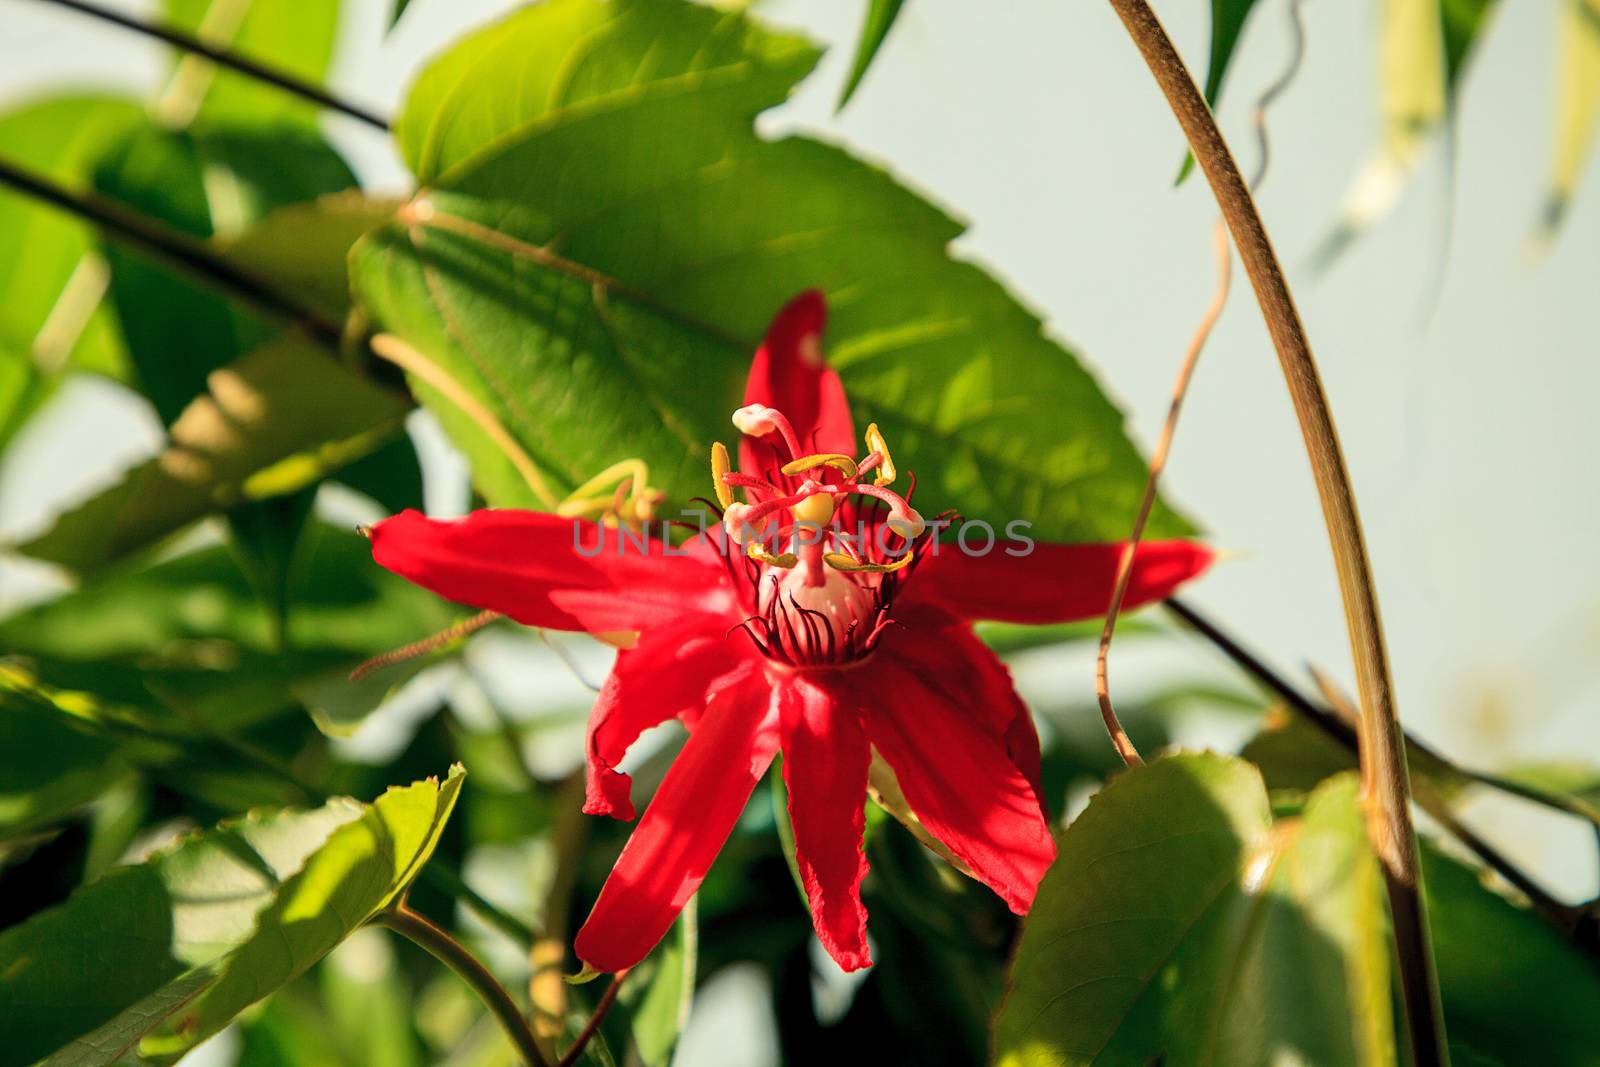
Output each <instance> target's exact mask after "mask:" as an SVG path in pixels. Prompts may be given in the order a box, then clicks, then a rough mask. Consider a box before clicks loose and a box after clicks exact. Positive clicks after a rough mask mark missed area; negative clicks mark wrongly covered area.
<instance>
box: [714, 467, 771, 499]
mask: <svg viewBox="0 0 1600 1067" xmlns="http://www.w3.org/2000/svg"><path fill="white" fill-rule="evenodd" d="M722 481H723V484H725V485H730V486H732V485H736V486H739V487H740V488H741V489H759V490H761V491H762V492H764V493H771V494H772V495H773V496H782V495H783V490H782V489H779V488H778V487H777V486H775V485H773V484H772V483H771V482H769V481H767V480H766V479H765V478H757V477H754V476H753V475H749V474H742V473H740V472H739V471H730V472H729V473H727V474H724V475H723V476H722Z"/></svg>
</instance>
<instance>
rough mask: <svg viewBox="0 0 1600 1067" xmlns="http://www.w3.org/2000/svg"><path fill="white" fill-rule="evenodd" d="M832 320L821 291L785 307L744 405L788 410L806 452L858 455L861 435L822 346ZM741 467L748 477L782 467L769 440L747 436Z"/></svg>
mask: <svg viewBox="0 0 1600 1067" xmlns="http://www.w3.org/2000/svg"><path fill="white" fill-rule="evenodd" d="M827 321H828V305H827V303H826V302H825V301H824V300H823V298H822V294H821V293H820V292H818V291H817V290H815V289H808V290H807V291H806V292H803V293H801V294H800V295H799V296H797V297H795V298H794V299H793V300H791V301H789V302H788V303H787V304H785V305H784V306H783V310H782V311H780V312H778V314H777V317H776V318H774V319H773V320H772V325H771V326H769V327H767V337H766V340H765V341H763V342H762V343H761V347H760V348H759V349H757V350H756V356H755V359H754V360H753V361H752V362H751V364H750V378H749V380H748V381H747V382H746V383H745V389H744V402H745V403H746V404H765V405H767V406H768V407H774V408H777V409H778V410H779V411H781V412H783V413H784V415H785V416H787V417H788V419H789V422H790V423H791V424H792V425H793V426H794V432H795V436H796V437H798V438H799V439H800V446H801V447H802V448H810V449H813V450H814V451H817V452H842V453H844V454H845V455H847V456H853V455H855V453H856V431H855V424H854V423H853V422H852V421H851V418H850V402H849V400H847V399H846V398H845V394H844V383H842V382H841V381H839V375H838V372H836V371H835V370H834V369H833V368H832V367H830V366H828V364H827V362H826V361H825V360H824V359H823V357H822V349H821V347H820V345H819V340H820V338H821V336H822V327H823V325H824V324H825V323H826V322H827ZM772 440H773V441H776V440H778V438H777V437H775V436H774V437H773V438H772ZM739 465H740V467H741V469H743V470H744V471H746V472H747V473H750V474H759V473H761V472H764V471H769V470H772V469H774V468H776V467H778V466H779V465H780V464H779V462H778V458H777V453H775V452H774V451H773V449H772V447H771V445H770V444H769V443H768V441H767V440H765V439H762V440H756V439H753V438H750V437H746V438H744V439H743V440H742V441H741V442H740V444H739Z"/></svg>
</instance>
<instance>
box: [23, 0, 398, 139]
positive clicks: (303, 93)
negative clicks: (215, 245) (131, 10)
mask: <svg viewBox="0 0 1600 1067" xmlns="http://www.w3.org/2000/svg"><path fill="white" fill-rule="evenodd" d="M45 2H46V3H51V4H55V5H56V6H57V7H64V8H67V9H68V10H71V11H76V12H79V13H80V14H84V15H88V16H89V17H90V18H96V19H99V20H101V21H102V22H109V23H111V24H112V25H115V26H121V27H122V28H123V29H128V30H132V31H133V32H135V33H142V34H144V35H145V36H146V37H154V38H156V39H157V40H159V41H165V42H166V43H167V44H170V45H172V46H173V47H174V48H178V49H181V50H183V51H185V52H191V53H193V54H195V55H197V56H204V57H205V58H206V59H209V60H210V61H211V62H213V63H215V64H216V65H217V66H219V67H227V68H228V69H229V70H234V71H238V72H239V73H240V74H243V75H245V76H247V77H250V78H254V79H256V80H257V81H259V82H265V83H266V84H267V85H271V86H273V87H275V88H278V89H281V90H283V91H284V92H286V93H288V94H290V95H291V96H298V97H300V98H301V99H303V100H309V101H311V102H312V103H314V104H317V105H319V106H321V107H325V108H327V109H328V110H329V111H337V112H339V113H340V114H341V115H349V116H350V117H351V118H353V119H355V120H357V121H359V122H364V123H366V124H367V125H368V126H372V127H375V128H377V129H380V130H388V128H389V124H388V123H387V122H385V121H384V120H383V119H382V118H380V117H379V116H377V115H374V114H373V113H372V112H370V111H366V110H364V109H362V108H359V107H357V106H355V105H354V104H347V103H345V102H344V101H343V100H340V99H339V98H338V97H336V96H333V95H332V94H331V93H329V92H327V91H326V90H325V89H321V88H319V87H317V86H315V85H311V84H309V83H307V82H303V81H301V80H300V79H298V78H295V77H294V76H292V75H289V74H284V73H283V72H282V71H276V70H273V69H271V68H270V67H265V66H262V65H261V64H260V63H257V62H256V61H255V60H253V59H246V58H244V57H243V56H239V55H235V54H233V53H232V52H229V51H227V50H226V49H222V48H216V47H213V46H212V45H209V44H207V43H206V42H204V41H202V40H200V39H199V38H198V37H195V36H194V35H193V34H189V33H185V32H184V31H183V30H179V29H175V28H173V27H171V26H158V25H155V24H154V23H149V22H141V21H140V20H138V19H136V18H132V17H130V16H128V15H124V14H122V13H121V12H119V11H112V10H110V9H108V8H104V7H101V6H100V5H99V4H91V3H88V2H86V0H45Z"/></svg>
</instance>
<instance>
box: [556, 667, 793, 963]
mask: <svg viewBox="0 0 1600 1067" xmlns="http://www.w3.org/2000/svg"><path fill="white" fill-rule="evenodd" d="M771 704H772V695H771V690H770V689H768V688H767V686H766V683H765V680H764V679H763V680H762V681H761V682H759V683H756V682H752V683H749V684H745V685H742V686H737V687H735V688H733V689H730V690H726V691H724V692H723V694H722V695H721V697H720V698H719V699H718V700H717V702H716V703H715V704H713V705H712V706H711V707H709V708H707V709H706V710H705V712H704V714H702V715H701V717H700V722H699V724H698V725H696V726H695V728H694V730H693V731H692V732H691V733H690V734H689V740H688V742H687V743H686V744H685V745H684V746H683V751H682V752H681V753H680V754H679V755H678V758H677V760H676V761H674V763H673V764H672V768H671V769H670V770H668V771H667V776H666V777H665V778H664V779H662V782H661V788H660V789H658V790H657V791H656V795H655V799H653V800H652V801H651V802H650V806H649V807H647V808H646V809H645V811H644V818H642V819H640V820H639V827H638V829H636V830H634V832H633V836H632V837H631V838H629V839H628V843H627V845H626V846H624V848H623V850H622V855H621V856H619V857H618V858H617V865H616V867H614V868H613V869H612V871H611V877H610V878H608V879H606V884H605V886H604V887H603V888H602V889H601V890H600V898H599V899H598V900H596V901H595V904H594V910H593V911H591V912H590V913H589V918H588V921H586V922H585V923H584V924H583V929H581V930H579V931H578V937H577V940H576V942H575V945H574V947H575V949H576V951H577V954H578V958H579V959H581V960H583V961H584V962H585V963H587V964H589V965H590V966H591V967H594V968H595V969H597V970H601V971H620V970H622V969H623V968H625V967H632V966H633V965H634V964H636V963H638V962H639V961H640V960H642V959H644V957H645V956H646V955H647V954H648V953H649V951H650V950H651V949H652V948H654V947H655V945H656V942H658V941H660V940H661V937H662V935H664V934H665V933H666V932H667V929H668V928H669V927H670V926H671V925H672V921H673V920H674V919H675V918H677V916H678V912H680V911H682V910H683V906H684V904H685V903H687V902H688V900H689V898H690V897H691V896H693V895H694V892H695V890H697V889H699V888H700V882H701V881H702V880H703V879H704V878H705V876H706V871H707V870H709V869H710V867H711V861H712V860H713V859H715V858H716V855H717V853H718V852H719V851H720V850H721V849H722V844H723V842H724V841H726V840H727V839H728V834H729V833H730V832H732V830H733V825H734V823H736V822H737V821H738V820H739V814H740V813H741V812H743V811H744V806H745V802H746V801H747V800H749V799H750V792H751V790H753V789H754V788H755V786H756V783H757V782H758V781H760V779H761V775H762V774H764V773H765V772H766V769H767V765H768V764H769V763H771V762H772V756H773V752H774V750H775V749H776V747H777V731H776V730H775V729H774V728H773V725H774V724H773V722H772V715H771V710H772V709H771Z"/></svg>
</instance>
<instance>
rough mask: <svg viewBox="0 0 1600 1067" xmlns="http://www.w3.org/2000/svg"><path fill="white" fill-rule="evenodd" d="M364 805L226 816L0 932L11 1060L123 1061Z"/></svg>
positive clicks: (3, 1014)
mask: <svg viewBox="0 0 1600 1067" xmlns="http://www.w3.org/2000/svg"><path fill="white" fill-rule="evenodd" d="M360 814H361V806H360V805H359V804H356V803H355V802H353V801H348V800H339V801H334V802H332V803H330V804H329V805H328V806H326V807H324V808H321V809H318V810H316V811H310V812H270V813H261V814H257V815H252V816H249V817H248V818H245V819H241V820H239V821H237V822H233V823H225V824H223V825H222V826H220V827H218V828H217V829H215V830H213V831H211V832H210V833H207V834H205V835H203V836H199V837H194V838H191V839H189V840H187V841H184V842H182V843H181V844H179V845H178V846H177V847H175V848H173V849H171V850H170V851H168V852H165V853H161V854H159V855H157V856H155V857H153V858H152V859H150V860H148V861H146V862H144V863H141V864H139V865H137V866H132V867H121V868H117V869H115V870H113V871H111V872H110V873H109V874H107V875H106V876H105V877H104V878H102V879H101V880H100V881H98V882H96V883H94V884H93V885H90V886H87V887H85V888H83V889H80V890H79V891H78V892H77V893H75V894H73V896H72V898H71V899H70V900H69V901H67V903H65V904H63V905H61V906H59V907H56V908H52V909H50V910H49V911H45V912H42V913H40V914H39V915H36V916H34V917H33V918H32V919H30V920H28V921H27V922H26V923H23V924H22V925H21V926H17V927H14V928H12V929H10V930H7V931H5V932H4V933H3V934H0V959H3V960H5V961H6V964H7V965H6V967H5V968H4V969H3V970H0V1043H3V1045H4V1047H5V1048H6V1050H7V1055H8V1056H9V1057H12V1059H11V1062H16V1063H33V1062H35V1061H36V1060H38V1059H40V1058H41V1057H45V1056H50V1057H51V1058H50V1060H49V1062H50V1063H52V1064H57V1065H61V1067H66V1065H69V1064H71V1065H90V1064H102V1063H112V1062H114V1061H116V1060H117V1059H118V1058H120V1055H121V1053H122V1052H123V1051H126V1050H128V1049H129V1048H131V1047H132V1046H133V1045H134V1044H136V1043H137V1042H138V1040H139V1038H140V1037H141V1036H142V1035H143V1034H144V1033H146V1032H147V1031H148V1030H149V1029H150V1028H152V1027H154V1026H156V1025H158V1024H159V1023H160V1021H161V1020H162V1019H163V1018H164V1017H165V1016H166V1015H168V1014H170V1013H171V1012H173V1011H177V1010H180V1009H181V1007H182V1005H183V1003H184V1001H185V1000H186V999H187V998H188V997H191V996H193V995H194V994H195V993H197V992H199V991H200V990H202V989H204V988H205V987H206V986H207V985H209V984H211V983H212V982H214V981H215V980H216V977H217V975H218V973H219V971H220V966H221V964H222V962H223V961H224V960H225V958H226V957H227V954H228V953H230V952H231V951H233V950H234V949H236V948H238V946H240V945H242V944H244V943H245V941H247V940H248V939H249V938H250V936H251V934H252V931H253V930H254V926H255V919H256V916H257V914H258V913H259V912H261V911H262V910H263V909H264V908H265V907H266V906H267V905H268V904H270V903H271V902H272V900H273V898H274V895H275V894H276V893H277V892H278V890H279V888H280V887H281V885H282V883H283V882H284V881H285V880H286V879H288V878H289V877H290V876H291V875H293V874H294V872H296V871H297V870H299V869H300V867H301V865H302V864H303V863H304V862H305V860H306V858H307V857H308V856H310V855H311V854H312V853H313V852H315V851H316V850H317V849H318V848H319V847H321V846H322V845H323V844H324V842H326V841H327V840H328V837H329V835H330V834H331V833H333V831H334V830H335V829H337V828H338V827H339V826H341V825H343V824H346V823H349V822H350V821H352V820H354V819H356V818H358V817H359V816H360ZM107 960H115V961H116V963H115V966H105V965H104V961H107ZM52 1053H54V1055H53V1056H51V1054H52Z"/></svg>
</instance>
